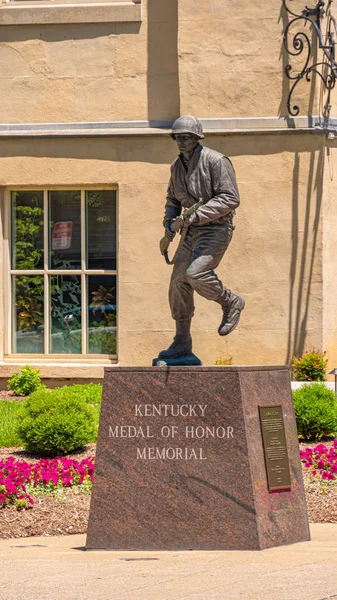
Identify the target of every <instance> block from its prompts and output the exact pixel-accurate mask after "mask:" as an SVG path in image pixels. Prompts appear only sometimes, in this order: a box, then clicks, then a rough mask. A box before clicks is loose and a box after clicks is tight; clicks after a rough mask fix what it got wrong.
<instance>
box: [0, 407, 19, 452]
mask: <svg viewBox="0 0 337 600" xmlns="http://www.w3.org/2000/svg"><path fill="white" fill-rule="evenodd" d="M21 406H22V403H21V402H12V401H8V400H1V402H0V448H9V447H10V446H22V440H21V438H20V437H19V435H18V431H17V429H18V415H19V413H20V411H21Z"/></svg>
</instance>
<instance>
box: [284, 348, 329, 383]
mask: <svg viewBox="0 0 337 600" xmlns="http://www.w3.org/2000/svg"><path fill="white" fill-rule="evenodd" d="M324 357H325V352H316V351H315V350H312V351H311V352H307V353H306V354H304V355H303V356H302V357H301V358H296V356H294V357H293V363H292V365H291V366H292V371H293V377H294V380H295V381H326V367H327V364H328V361H327V360H326V359H324Z"/></svg>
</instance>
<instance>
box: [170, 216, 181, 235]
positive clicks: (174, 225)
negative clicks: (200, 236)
mask: <svg viewBox="0 0 337 600" xmlns="http://www.w3.org/2000/svg"><path fill="white" fill-rule="evenodd" d="M183 226H184V217H183V216H182V215H180V217H177V218H176V219H173V220H172V221H171V231H174V232H175V233H176V232H177V231H180V229H181V228H182V227H183Z"/></svg>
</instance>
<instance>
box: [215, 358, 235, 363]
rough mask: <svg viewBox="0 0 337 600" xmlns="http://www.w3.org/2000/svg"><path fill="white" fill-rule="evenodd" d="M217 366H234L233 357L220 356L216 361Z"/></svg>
mask: <svg viewBox="0 0 337 600" xmlns="http://www.w3.org/2000/svg"><path fill="white" fill-rule="evenodd" d="M215 364H216V365H232V364H233V357H232V356H226V357H225V358H222V356H219V358H217V359H216V361H215Z"/></svg>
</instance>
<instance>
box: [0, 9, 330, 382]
mask: <svg viewBox="0 0 337 600" xmlns="http://www.w3.org/2000/svg"><path fill="white" fill-rule="evenodd" d="M142 6H143V18H142V22H141V23H108V24H106V23H105V24H100V23H98V24H97V23H96V24H79V25H75V26H71V27H69V26H65V25H53V26H46V25H44V26H39V25H31V26H20V27H14V26H13V27H4V28H3V29H2V37H1V42H0V74H1V77H0V89H1V88H2V89H1V96H2V98H3V103H2V108H1V110H2V117H1V121H2V123H41V122H42V123H43V122H44V123H47V122H59V123H67V122H92V121H100V122H101V121H132V120H149V121H150V124H151V123H152V124H153V122H155V121H156V120H163V121H167V122H169V121H170V120H172V119H174V118H176V117H178V116H179V115H180V114H195V115H196V116H198V117H201V118H212V119H217V118H227V117H228V118H230V117H236V118H249V117H251V118H256V117H278V116H281V117H282V116H285V115H286V114H287V111H286V99H287V95H288V90H289V86H288V81H287V80H286V79H285V76H284V73H283V67H284V65H285V61H286V57H285V54H284V52H283V50H282V32H283V28H284V24H285V22H286V17H285V15H284V13H281V14H280V3H279V2H278V1H276V0H272V1H271V2H270V3H269V4H268V10H266V7H265V2H263V3H262V1H260V0H259V2H255V3H252V2H250V1H248V0H226V1H225V2H224V1H223V0H209V1H208V2H207V3H205V1H204V0H180V1H179V0H172V1H170V2H167V0H147V1H145V0H143V4H142ZM313 83H315V81H313ZM298 89H299V92H298V95H297V96H296V101H297V100H298V103H299V104H300V105H301V108H302V113H301V114H303V115H306V114H308V115H311V114H318V111H319V106H318V99H319V93H320V89H319V87H318V86H317V85H316V86H315V85H309V84H304V83H303V85H302V86H299V87H298ZM333 100H335V98H333ZM336 106H337V104H335V105H334V107H336ZM145 133H146V135H145ZM205 145H207V146H209V147H211V148H214V149H215V150H218V151H220V152H223V153H224V154H226V155H228V156H229V157H230V158H231V159H232V161H233V164H234V167H235V169H236V173H237V179H238V183H239V189H240V194H241V206H240V208H239V209H238V211H237V216H236V219H235V223H236V226H237V227H236V230H235V232H234V236H233V241H232V243H231V245H230V247H229V249H228V252H227V254H226V255H225V257H224V259H223V261H222V263H221V265H220V266H219V268H218V273H219V276H220V277H221V278H222V279H223V281H224V283H225V284H226V285H227V286H228V287H229V288H230V289H232V290H233V291H235V292H238V293H239V294H240V295H242V296H243V297H244V298H245V299H246V308H245V310H244V312H243V313H242V319H241V322H240V326H239V328H238V329H237V330H235V332H233V333H232V334H231V335H230V336H228V337H225V338H220V337H219V336H218V334H217V328H218V326H219V324H220V321H221V310H220V307H219V306H218V305H215V304H212V303H210V302H209V301H206V300H204V299H202V298H200V297H197V298H196V315H195V318H194V320H193V331H192V334H193V339H194V351H195V353H196V354H197V355H198V356H200V358H201V359H202V361H203V363H204V364H214V363H215V360H216V359H217V358H218V357H224V358H225V357H229V356H232V357H233V361H234V363H236V364H273V363H274V364H275V363H289V362H290V361H291V358H292V356H293V354H296V355H298V356H299V355H300V354H302V353H303V352H304V351H305V350H307V349H311V348H316V349H325V350H327V353H328V358H329V360H330V363H329V364H331V368H332V367H333V366H334V365H333V364H332V363H333V362H336V360H337V350H336V349H335V341H334V340H335V339H336V336H335V330H336V328H337V316H336V314H335V309H334V302H335V300H334V299H335V297H336V294H335V291H336V287H337V276H336V275H335V274H334V265H333V260H332V257H333V256H334V255H335V250H336V248H335V246H336V242H335V234H334V231H335V226H336V224H337V223H336V222H337V213H336V209H335V206H336V203H335V202H334V196H335V182H334V177H333V171H334V170H335V171H336V169H337V165H336V164H335V163H336V148H335V146H336V143H335V142H329V143H328V142H327V141H326V139H325V136H324V135H315V134H314V133H313V132H309V131H307V132H305V133H299V132H296V131H293V132H290V131H286V132H276V131H272V130H271V131H265V132H257V131H256V132H254V131H248V130H247V131H246V132H244V133H243V134H239V133H238V132H235V131H232V132H230V131H227V132H225V133H223V134H221V135H220V134H219V132H215V133H214V135H208V136H207V137H206V140H205ZM175 157H176V148H175V145H174V142H173V141H172V140H171V139H170V137H169V136H168V134H167V135H159V134H158V135H149V134H148V132H144V133H142V131H141V130H139V131H138V133H137V135H133V136H128V135H127V134H126V133H124V134H121V135H120V137H113V136H111V137H99V136H98V137H91V138H87V139H85V140H84V139H81V137H78V138H76V137H73V138H70V137H63V138H62V137H61V135H60V137H55V138H47V137H45V138H43V137H42V138H36V137H35V138H34V137H30V138H25V139H14V137H13V139H10V138H8V139H3V140H2V142H1V145H0V186H1V189H2V191H3V190H4V189H5V188H6V187H9V186H38V185H41V186H54V185H55V186H61V185H62V186H74V185H81V186H82V185H86V184H87V185H89V184H90V185H95V184H97V186H99V185H104V184H105V185H110V184H116V185H117V186H118V190H119V192H118V194H119V214H118V231H119V263H118V290H119V298H118V306H119V312H118V319H119V321H118V335H119V340H118V357H119V364H121V365H148V364H151V361H152V359H153V358H154V357H155V356H156V355H157V354H158V352H159V351H160V350H161V349H163V348H165V347H166V346H167V345H168V344H169V343H170V342H171V340H172V335H173V331H174V323H173V321H172V319H171V316H170V312H169V305H168V300H167V291H168V285H169V278H170V273H171V267H168V266H167V265H166V264H165V262H164V260H163V258H162V257H161V256H160V253H159V249H158V243H159V239H160V237H161V236H162V233H163V231H162V216H163V208H164V202H165V192H166V186H167V181H168V177H169V165H170V163H171V162H172V161H173V160H174V158H175ZM1 251H3V247H2V248H1ZM171 253H172V251H171ZM0 258H1V257H0ZM5 294H6V290H5V289H2V293H1V294H0V318H1V319H2V321H1V320H0V332H2V334H4V323H5V319H6V315H5V314H4V310H2V307H3V299H4V296H5ZM1 344H2V345H1V346H0V362H1V359H2V365H1V364H0V377H1V376H3V377H4V376H6V375H8V374H9V373H10V372H12V371H13V370H15V369H16V368H17V363H19V362H20V358H19V357H18V359H17V360H14V359H6V357H5V356H4V345H3V336H2V341H1ZM23 360H24V359H22V360H21V362H22V361H23ZM29 362H30V364H33V363H34V361H32V360H30V361H29ZM35 362H36V364H39V365H40V366H41V370H42V374H43V375H44V376H45V377H48V378H52V377H55V376H57V377H75V378H81V377H89V378H96V377H97V378H100V377H102V375H103V366H102V361H99V360H97V363H95V364H94V363H92V364H85V363H83V366H81V363H80V361H79V360H76V361H75V360H74V361H67V362H62V361H61V362H59V364H57V361H55V360H54V361H53V362H51V363H48V361H41V360H40V361H39V360H38V359H36V361H35Z"/></svg>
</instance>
